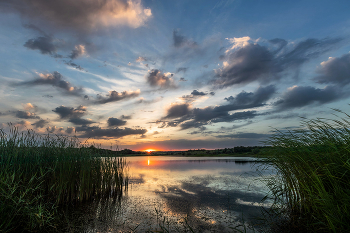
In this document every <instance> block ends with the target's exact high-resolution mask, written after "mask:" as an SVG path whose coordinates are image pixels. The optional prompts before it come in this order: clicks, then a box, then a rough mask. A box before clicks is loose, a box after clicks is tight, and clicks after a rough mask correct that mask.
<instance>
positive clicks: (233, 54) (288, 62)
mask: <svg viewBox="0 0 350 233" xmlns="http://www.w3.org/2000/svg"><path fill="white" fill-rule="evenodd" d="M234 39H235V40H234V41H232V42H233V46H232V47H231V48H230V49H228V50H227V51H226V55H225V56H224V61H223V66H222V67H221V68H220V69H217V70H215V77H214V78H213V79H212V80H211V81H210V83H212V84H215V85H217V86H218V87H220V88H223V87H228V86H232V85H237V84H247V83H251V82H254V81H258V82H260V83H263V84H266V83H269V82H272V81H274V80H278V79H280V78H281V76H282V74H283V72H284V71H287V70H288V69H290V70H294V71H295V72H297V71H298V69H299V68H300V66H301V65H302V64H303V63H305V62H307V61H309V60H310V59H312V58H316V57H318V56H319V55H321V54H323V53H325V52H327V51H328V50H329V49H330V48H332V46H334V45H335V44H337V43H338V42H340V41H341V39H323V40H319V39H306V40H304V41H301V42H299V43H297V44H296V45H295V46H293V47H292V48H289V47H288V46H287V44H286V42H285V41H284V40H283V39H274V40H271V41H270V43H271V44H273V45H276V44H277V45H278V48H277V49H276V50H272V49H270V48H269V47H267V46H263V45H260V44H258V42H257V41H255V42H254V43H252V42H250V41H249V40H250V38H249V40H248V39H247V38H245V37H244V38H243V39H242V38H241V39H242V40H239V39H240V38H234ZM282 49H284V50H283V51H282Z"/></svg>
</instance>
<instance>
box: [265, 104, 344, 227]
mask: <svg viewBox="0 0 350 233" xmlns="http://www.w3.org/2000/svg"><path fill="white" fill-rule="evenodd" d="M336 111H338V112H339V114H342V116H344V117H338V118H337V119H336V120H330V119H322V118H318V119H314V120H304V121H302V128H301V129H299V130H294V131H288V132H281V131H278V132H276V134H275V135H274V136H272V137H271V138H270V140H269V141H268V142H267V143H268V144H270V145H273V146H274V147H273V149H271V150H269V154H266V155H265V156H267V157H268V158H267V159H266V162H268V163H269V164H270V166H273V167H275V168H277V175H276V176H273V177H272V178H270V179H268V180H267V185H268V187H269V188H270V190H271V194H272V197H273V199H274V205H273V208H272V211H270V212H268V214H267V215H266V216H269V218H268V219H269V223H270V224H271V225H272V226H274V230H276V231H279V232H350V225H349V223H348V221H349V219H350V121H349V119H350V116H349V115H347V114H345V113H343V112H341V111H339V110H336Z"/></svg>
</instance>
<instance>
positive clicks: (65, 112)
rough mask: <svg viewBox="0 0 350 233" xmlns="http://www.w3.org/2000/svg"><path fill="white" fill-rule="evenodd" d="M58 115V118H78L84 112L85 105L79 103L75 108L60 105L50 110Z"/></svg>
mask: <svg viewBox="0 0 350 233" xmlns="http://www.w3.org/2000/svg"><path fill="white" fill-rule="evenodd" d="M52 111H53V112H55V113H57V114H58V115H59V116H60V119H69V118H80V117H82V116H84V115H85V114H86V107H85V106H82V105H80V106H79V107H77V108H71V107H65V106H63V105H62V106H60V107H57V108H55V109H54V110H52Z"/></svg>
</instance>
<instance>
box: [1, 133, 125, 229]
mask: <svg viewBox="0 0 350 233" xmlns="http://www.w3.org/2000/svg"><path fill="white" fill-rule="evenodd" d="M101 153H102V154H101ZM103 153H104V151H103V150H102V151H100V152H99V153H97V152H96V151H95V150H93V149H92V148H91V147H90V148H88V147H85V146H84V145H83V144H80V143H79V142H78V140H77V139H76V138H67V137H64V136H54V137H52V136H51V135H49V134H47V135H44V136H42V135H39V134H37V133H34V132H33V131H31V130H28V131H26V132H22V133H20V132H18V130H17V129H16V128H15V127H11V128H10V131H9V133H6V132H5V131H4V130H0V232H28V231H29V232H32V231H50V232H51V231H54V230H55V227H56V225H57V221H58V216H59V215H58V213H57V207H58V206H60V205H62V204H66V203H77V202H85V201H91V200H96V199H99V198H102V197H103V198H106V197H118V196H119V197H120V196H121V195H122V193H123V189H124V188H127V184H128V177H127V176H126V163H125V160H124V159H122V158H112V157H103V156H104V154H103Z"/></svg>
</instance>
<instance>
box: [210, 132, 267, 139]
mask: <svg viewBox="0 0 350 233" xmlns="http://www.w3.org/2000/svg"><path fill="white" fill-rule="evenodd" d="M269 136H270V135H269V134H261V133H237V134H225V135H218V136H216V137H217V138H245V139H252V138H256V139H259V138H267V137H269Z"/></svg>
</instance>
